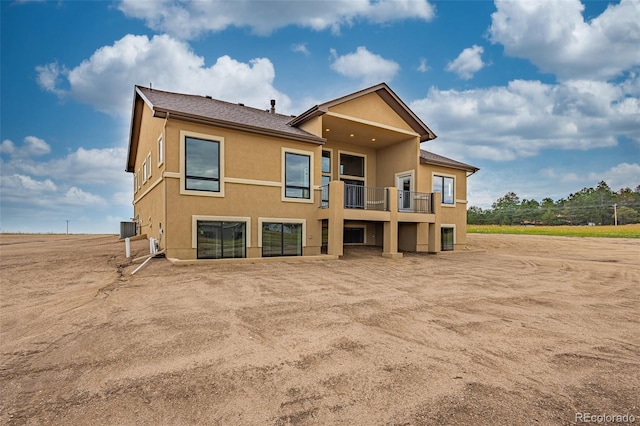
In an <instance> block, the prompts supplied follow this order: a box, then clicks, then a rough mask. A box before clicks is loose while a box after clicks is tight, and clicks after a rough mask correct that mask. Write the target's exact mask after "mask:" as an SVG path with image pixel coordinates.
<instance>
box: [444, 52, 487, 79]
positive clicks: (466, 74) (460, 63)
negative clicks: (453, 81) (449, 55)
mask: <svg viewBox="0 0 640 426" xmlns="http://www.w3.org/2000/svg"><path fill="white" fill-rule="evenodd" d="M483 52H484V49H483V48H482V47H481V46H477V45H475V44H474V45H473V46H471V47H468V48H466V49H464V50H463V51H462V52H460V55H458V57H457V58H456V59H454V60H453V61H452V62H449V64H448V65H447V68H446V69H447V71H450V72H453V73H456V74H457V75H458V77H460V78H461V79H463V80H469V79H471V78H472V77H473V75H474V74H475V73H477V72H478V71H480V70H481V69H482V68H484V66H485V63H484V62H482V53H483Z"/></svg>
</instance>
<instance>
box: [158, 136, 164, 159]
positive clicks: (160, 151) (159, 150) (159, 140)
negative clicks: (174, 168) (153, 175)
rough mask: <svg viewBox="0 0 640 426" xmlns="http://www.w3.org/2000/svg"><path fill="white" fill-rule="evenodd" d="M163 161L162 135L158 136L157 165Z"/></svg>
mask: <svg viewBox="0 0 640 426" xmlns="http://www.w3.org/2000/svg"><path fill="white" fill-rule="evenodd" d="M162 163H164V138H163V136H162V135H160V137H159V138H158V166H161V165H162Z"/></svg>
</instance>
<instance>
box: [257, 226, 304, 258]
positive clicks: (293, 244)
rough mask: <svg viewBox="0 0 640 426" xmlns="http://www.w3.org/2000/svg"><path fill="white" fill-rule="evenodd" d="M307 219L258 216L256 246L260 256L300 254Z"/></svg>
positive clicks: (301, 253)
mask: <svg viewBox="0 0 640 426" xmlns="http://www.w3.org/2000/svg"><path fill="white" fill-rule="evenodd" d="M306 235H307V221H306V220H305V219H289V218H265V217H261V218H258V246H259V247H261V248H262V257H277V256H302V255H303V248H304V247H305V246H306V238H305V236H306Z"/></svg>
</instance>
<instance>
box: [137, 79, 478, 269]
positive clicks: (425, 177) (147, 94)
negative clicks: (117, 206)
mask: <svg viewBox="0 0 640 426" xmlns="http://www.w3.org/2000/svg"><path fill="white" fill-rule="evenodd" d="M435 137H436V135H435V134H434V133H433V132H432V131H431V130H430V129H429V128H428V127H427V126H426V125H425V124H424V123H423V122H422V121H421V120H420V118H418V117H417V116H416V115H415V114H414V113H413V112H412V111H411V110H410V109H409V108H408V107H407V105H405V103H404V102H403V101H402V100H401V99H400V98H399V97H398V96H397V95H396V94H395V93H394V92H393V91H392V90H391V89H390V88H389V86H387V85H386V84H384V83H382V84H378V85H376V86H373V87H370V88H368V89H364V90H361V91H358V92H355V93H352V94H350V95H347V96H344V97H341V98H338V99H334V100H332V101H329V102H326V103H324V104H322V105H316V106H314V107H313V108H311V109H309V110H307V111H305V112H304V113H302V114H300V115H298V116H288V115H283V114H278V113H276V111H275V101H271V109H267V110H263V109H256V108H251V107H248V106H244V105H243V104H233V103H229V102H223V101H219V100H216V99H212V98H211V97H210V96H195V95H187V94H181V93H171V92H166V91H161V90H156V89H151V88H146V87H140V86H136V87H135V89H134V98H133V111H132V120H131V133H130V139H129V152H128V159H127V166H126V171H127V172H130V173H132V174H133V185H134V188H133V206H134V216H135V221H136V222H137V225H138V229H139V231H138V232H139V233H140V234H146V235H147V236H148V237H153V238H156V239H157V240H158V241H159V245H160V247H161V248H162V249H164V250H166V255H167V257H169V258H175V259H220V258H244V257H247V258H260V257H272V256H313V255H320V254H322V253H328V254H330V255H337V256H340V255H342V254H343V247H344V246H345V245H351V244H354V245H355V244H360V245H370V246H378V247H381V251H382V254H383V255H384V256H387V257H400V256H402V251H419V252H439V251H441V250H453V249H455V248H459V247H462V246H464V244H465V241H466V203H467V200H466V193H467V177H468V176H470V175H471V174H473V173H475V172H476V171H477V170H478V169H477V168H476V167H473V166H470V165H467V164H464V163H460V162H458V161H454V160H451V159H449V158H445V157H442V156H440V155H436V154H433V153H430V152H427V151H424V150H421V149H420V143H421V142H424V141H429V140H432V139H434V138H435Z"/></svg>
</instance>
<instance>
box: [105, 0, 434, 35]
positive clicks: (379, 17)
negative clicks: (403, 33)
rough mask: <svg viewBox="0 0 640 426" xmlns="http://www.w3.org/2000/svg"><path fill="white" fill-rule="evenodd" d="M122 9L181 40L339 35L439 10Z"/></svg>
mask: <svg viewBox="0 0 640 426" xmlns="http://www.w3.org/2000/svg"><path fill="white" fill-rule="evenodd" d="M118 8H119V9H120V10H121V11H122V12H123V13H125V14H126V15H127V16H129V17H133V18H139V19H142V20H144V21H145V23H146V25H147V26H148V27H150V28H151V29H153V30H155V31H159V32H165V33H169V34H171V35H173V36H175V37H178V38H181V39H190V38H195V37H198V36H200V35H202V34H204V33H207V32H218V31H223V30H225V29H226V28H228V27H231V26H234V27H247V28H250V29H251V30H252V31H253V32H254V33H256V34H261V35H268V34H270V33H271V32H272V31H274V30H276V29H278V28H283V27H286V26H290V25H295V26H299V27H305V28H311V29H313V30H316V31H322V30H326V29H330V30H331V31H333V32H334V33H339V32H340V28H341V27H343V26H350V25H352V24H353V22H355V21H358V20H364V21H368V22H372V23H376V24H384V23H390V22H394V21H400V20H404V19H420V20H425V21H429V20H431V19H432V18H433V16H434V8H433V6H432V5H431V4H429V3H428V2H427V1H426V0H379V1H371V0H334V1H331V2H330V3H326V2H318V1H251V0H235V1H193V2H191V1H184V0H177V1H176V0H163V1H153V2H151V1H139V0H123V1H121V2H120V4H119V6H118Z"/></svg>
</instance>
